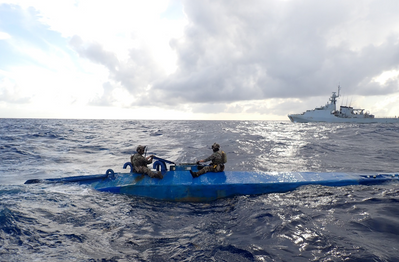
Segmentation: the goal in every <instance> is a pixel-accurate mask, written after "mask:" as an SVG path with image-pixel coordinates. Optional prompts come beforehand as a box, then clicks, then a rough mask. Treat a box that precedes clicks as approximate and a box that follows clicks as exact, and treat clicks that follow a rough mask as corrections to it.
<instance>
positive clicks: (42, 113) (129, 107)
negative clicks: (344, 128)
mask: <svg viewBox="0 0 399 262" xmlns="http://www.w3.org/2000/svg"><path fill="white" fill-rule="evenodd" d="M398 14H399V1H397V0H375V1H374V0H364V1H348V0H331V1H329V0H326V1H320V0H273V1H272V0H259V1H257V0H249V1H243V0H241V1H236V0H225V1H224V0H220V1H218V0H201V1H192V0H190V1H184V0H170V1H166V0H146V1H142V0H139V1H133V0H131V1H128V0H113V1H108V0H104V1H98V0H68V1H65V0H57V1H53V0H12V1H6V0H0V118H93V119H98V118H111V119H209V120H213V119H226V120H229V119H237V120H245V119H248V120H253V119H259V120H287V121H288V118H287V114H289V113H301V112H303V111H305V110H306V109H313V108H315V107H318V106H321V105H324V104H325V103H326V102H327V100H328V97H329V96H330V95H331V92H332V91H337V86H338V85H341V98H340V100H339V103H338V105H341V104H345V105H351V106H355V107H360V108H365V109H367V110H369V111H370V112H371V113H374V114H375V115H376V116H377V117H383V116H391V117H393V116H395V115H399V85H398V80H399V18H398Z"/></svg>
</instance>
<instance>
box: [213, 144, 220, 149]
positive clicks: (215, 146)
mask: <svg viewBox="0 0 399 262" xmlns="http://www.w3.org/2000/svg"><path fill="white" fill-rule="evenodd" d="M214 148H217V149H219V148H220V145H219V144H217V143H216V142H215V143H213V145H212V149H214Z"/></svg>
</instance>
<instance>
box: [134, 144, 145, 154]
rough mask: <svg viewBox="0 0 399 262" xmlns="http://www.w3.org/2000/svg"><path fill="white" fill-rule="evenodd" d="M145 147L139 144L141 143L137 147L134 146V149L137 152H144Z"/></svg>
mask: <svg viewBox="0 0 399 262" xmlns="http://www.w3.org/2000/svg"><path fill="white" fill-rule="evenodd" d="M145 147H146V146H141V145H139V146H138V147H137V148H136V151H137V153H140V152H141V153H144V150H145Z"/></svg>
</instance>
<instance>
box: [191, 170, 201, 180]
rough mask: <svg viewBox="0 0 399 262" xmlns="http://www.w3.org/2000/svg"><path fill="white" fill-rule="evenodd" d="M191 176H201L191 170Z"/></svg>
mask: <svg viewBox="0 0 399 262" xmlns="http://www.w3.org/2000/svg"><path fill="white" fill-rule="evenodd" d="M190 174H191V176H192V177H193V178H196V177H199V175H198V173H197V172H193V171H191V170H190Z"/></svg>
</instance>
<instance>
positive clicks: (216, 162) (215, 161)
mask: <svg viewBox="0 0 399 262" xmlns="http://www.w3.org/2000/svg"><path fill="white" fill-rule="evenodd" d="M219 149H220V145H219V144H216V143H214V144H213V145H212V150H213V154H212V155H210V156H209V157H207V158H205V159H203V160H199V161H198V162H197V164H199V163H200V162H208V161H211V164H210V165H209V166H204V167H203V168H202V169H201V170H199V171H198V172H193V171H191V170H190V173H191V176H192V177H193V178H196V177H199V176H200V175H203V174H205V173H208V172H222V171H223V170H224V164H225V163H226V162H227V157H226V153H225V152H223V151H221V152H220V151H219Z"/></svg>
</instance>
